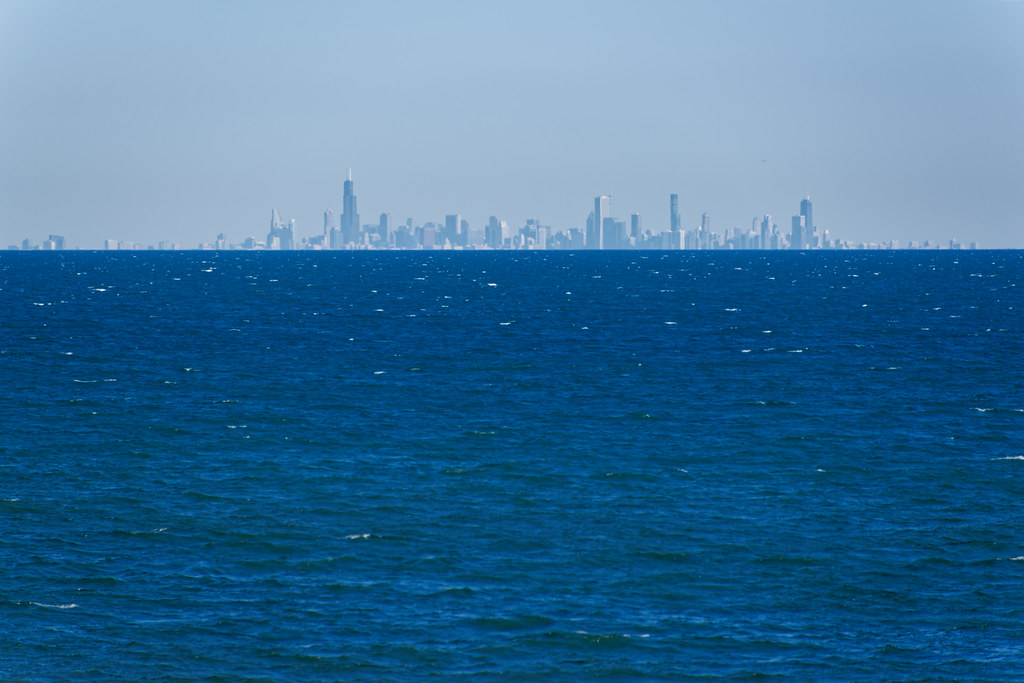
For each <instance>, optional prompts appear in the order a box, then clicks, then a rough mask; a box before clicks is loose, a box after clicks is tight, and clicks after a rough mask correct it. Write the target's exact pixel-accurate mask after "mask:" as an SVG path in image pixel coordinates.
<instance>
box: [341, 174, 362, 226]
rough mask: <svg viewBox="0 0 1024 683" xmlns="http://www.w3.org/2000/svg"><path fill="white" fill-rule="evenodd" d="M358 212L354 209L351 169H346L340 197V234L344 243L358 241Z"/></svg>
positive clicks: (354, 200) (354, 196) (354, 197)
mask: <svg viewBox="0 0 1024 683" xmlns="http://www.w3.org/2000/svg"><path fill="white" fill-rule="evenodd" d="M359 230H360V229H359V213H358V212H357V211H356V195H355V191H354V190H353V185H352V169H351V168H350V169H348V179H347V180H346V181H345V189H344V193H343V195H342V199H341V236H342V239H343V240H344V241H345V243H346V244H358V243H359Z"/></svg>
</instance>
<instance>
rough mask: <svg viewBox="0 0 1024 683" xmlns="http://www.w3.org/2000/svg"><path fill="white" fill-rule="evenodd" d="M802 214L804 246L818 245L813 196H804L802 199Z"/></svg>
mask: <svg viewBox="0 0 1024 683" xmlns="http://www.w3.org/2000/svg"><path fill="white" fill-rule="evenodd" d="M800 215H801V216H803V218H804V230H803V235H804V244H803V246H804V248H807V247H814V246H817V245H815V244H813V241H814V218H813V217H812V215H811V198H810V197H809V196H808V197H804V198H803V199H802V200H800Z"/></svg>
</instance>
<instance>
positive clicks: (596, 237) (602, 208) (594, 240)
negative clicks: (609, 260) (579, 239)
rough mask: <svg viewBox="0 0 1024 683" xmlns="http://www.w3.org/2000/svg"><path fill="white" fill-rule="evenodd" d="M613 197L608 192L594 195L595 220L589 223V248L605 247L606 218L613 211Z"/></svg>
mask: <svg viewBox="0 0 1024 683" xmlns="http://www.w3.org/2000/svg"><path fill="white" fill-rule="evenodd" d="M611 205H612V198H611V197H609V196H608V195H606V194H603V195H601V196H599V197H594V222H593V224H592V225H591V224H588V226H587V227H588V228H590V231H589V233H588V234H587V249H604V234H603V233H604V219H605V218H609V217H610V216H611V213H612V209H611Z"/></svg>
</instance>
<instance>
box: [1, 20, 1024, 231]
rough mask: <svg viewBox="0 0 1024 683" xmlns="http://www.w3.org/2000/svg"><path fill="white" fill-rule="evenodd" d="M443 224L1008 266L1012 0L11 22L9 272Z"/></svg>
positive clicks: (1013, 214)
mask: <svg viewBox="0 0 1024 683" xmlns="http://www.w3.org/2000/svg"><path fill="white" fill-rule="evenodd" d="M349 168H351V169H352V177H353V180H354V181H355V191H356V195H357V197H358V201H359V212H360V214H361V221H362V223H364V224H366V223H376V222H377V220H378V216H379V214H380V213H381V212H385V211H386V212H388V213H390V214H391V215H392V219H393V221H394V222H395V223H396V224H401V223H404V222H405V220H406V218H412V219H413V222H414V224H417V225H419V224H422V223H424V222H427V221H435V222H440V221H443V220H444V216H445V214H451V213H459V214H461V215H462V216H463V218H465V219H466V220H468V221H469V223H470V227H471V228H472V229H474V230H481V229H482V228H483V226H484V224H485V223H486V221H487V219H488V217H489V216H491V215H495V216H497V217H498V218H500V219H504V220H507V221H508V222H509V225H510V227H512V228H513V229H517V228H519V227H521V226H522V225H523V224H524V223H525V221H526V219H528V218H536V219H538V220H539V221H540V222H541V223H542V224H546V225H550V226H551V227H552V228H554V229H556V230H559V229H566V228H571V227H585V224H586V219H587V215H588V213H589V212H590V210H591V209H592V208H593V198H594V197H595V196H596V195H599V194H608V195H611V197H612V213H613V215H617V216H619V217H620V218H622V219H625V220H628V218H629V215H630V214H632V213H640V214H641V215H642V216H643V224H644V228H645V229H649V230H652V231H654V232H660V231H662V230H666V229H668V227H669V216H668V207H669V199H668V196H669V194H671V193H676V194H678V195H679V208H680V213H681V215H682V219H683V226H684V227H686V228H690V227H694V226H696V225H697V224H699V222H700V219H701V215H702V214H703V213H705V212H707V213H708V214H710V216H711V222H712V228H713V229H714V230H715V231H716V232H724V231H725V230H726V229H729V228H733V227H743V228H748V227H750V225H751V222H752V219H753V218H754V217H755V216H758V217H759V216H763V215H764V214H771V215H772V216H773V217H774V222H775V223H777V224H778V225H779V228H780V230H782V231H784V232H788V231H789V225H790V217H791V216H793V215H794V214H797V213H798V212H799V203H800V200H801V199H802V198H803V197H805V196H810V197H811V199H812V201H813V202H814V218H815V223H816V225H817V227H818V229H819V231H821V230H828V231H829V233H830V236H831V237H833V238H839V239H846V240H850V241H852V242H855V243H856V242H881V241H885V240H889V239H895V240H900V241H901V242H902V243H903V244H904V245H905V244H906V243H907V242H909V241H911V240H917V241H924V240H933V241H940V242H948V241H949V240H950V239H957V240H960V241H962V242H964V243H965V244H966V243H969V242H978V243H979V246H981V247H988V248H1024V2H1022V1H1020V0H888V1H885V2H882V1H879V0H856V1H854V0H842V1H832V0H816V1H813V2H812V1H790V0H772V1H771V2H768V1H764V0H704V1H687V0H628V1H627V0H614V1H610V0H609V1H605V0H585V1H584V0H579V1H559V0H546V1H534V0H516V1H514V2H512V1H504V0H493V1H489V2H481V1H466V2H462V1H454V0H435V1H432V2H421V1H418V0H417V1H405V0H381V1H378V2H370V1H360V2H355V1H343V0H337V1H330V2H327V1H325V2H309V1H307V2H303V1H299V2H289V3H285V2H283V1H282V2H261V1H259V0H251V1H249V0H247V1H242V0H237V1H227V0H222V1H215V2H200V1H197V0H175V1H174V2H170V1H166V2H164V1H152V2H137V1H136V0H131V1H104V0H57V1H49V0H0V248H3V247H6V246H7V245H8V244H20V243H21V241H22V240H23V239H25V238H29V239H30V240H31V242H33V243H34V244H39V243H40V242H42V241H43V240H45V239H46V238H47V236H48V235H49V234H62V235H64V236H65V237H66V238H67V242H68V245H69V246H70V247H81V248H101V247H102V246H103V241H104V240H105V239H116V240H129V241H134V242H136V243H138V244H143V245H145V244H156V243H157V242H159V241H169V242H176V243H178V244H180V245H181V246H183V247H190V248H191V247H195V246H197V245H198V244H199V243H201V242H211V241H213V240H214V239H215V238H216V235H217V234H218V233H224V234H225V235H226V237H227V239H228V241H229V242H241V241H242V240H243V239H245V238H246V237H249V236H254V237H256V238H258V239H263V238H265V237H266V234H267V232H268V228H269V224H270V217H271V211H272V210H274V209H276V210H277V211H278V212H279V213H280V214H281V216H282V217H283V218H285V219H289V218H294V219H295V221H296V231H297V234H298V236H299V237H303V236H310V235H313V234H319V233H321V232H322V229H323V212H324V211H325V210H326V209H332V210H333V211H334V212H335V213H336V214H337V213H340V211H341V196H342V183H343V181H344V180H345V177H346V175H347V173H348V170H349Z"/></svg>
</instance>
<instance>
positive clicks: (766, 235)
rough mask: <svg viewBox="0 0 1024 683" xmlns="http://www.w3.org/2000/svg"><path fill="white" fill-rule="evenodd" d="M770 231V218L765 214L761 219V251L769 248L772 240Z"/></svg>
mask: <svg viewBox="0 0 1024 683" xmlns="http://www.w3.org/2000/svg"><path fill="white" fill-rule="evenodd" d="M771 229H772V217H771V216H769V215H768V214H765V215H764V218H762V219H761V248H762V249H770V248H771V239H772V235H771Z"/></svg>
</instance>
